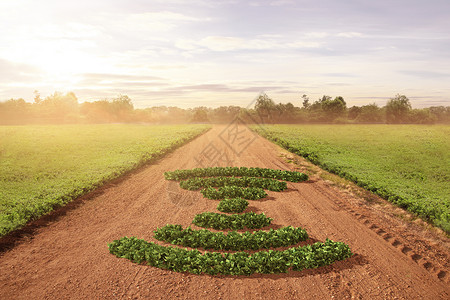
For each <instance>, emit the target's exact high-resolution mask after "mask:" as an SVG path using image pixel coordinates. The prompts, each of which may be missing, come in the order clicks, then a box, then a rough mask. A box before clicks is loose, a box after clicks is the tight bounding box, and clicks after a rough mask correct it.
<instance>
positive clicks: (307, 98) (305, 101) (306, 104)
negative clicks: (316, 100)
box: [302, 94, 311, 109]
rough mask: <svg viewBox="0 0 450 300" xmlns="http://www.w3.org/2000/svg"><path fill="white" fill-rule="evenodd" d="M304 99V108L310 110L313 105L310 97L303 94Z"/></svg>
mask: <svg viewBox="0 0 450 300" xmlns="http://www.w3.org/2000/svg"><path fill="white" fill-rule="evenodd" d="M302 99H303V102H302V105H303V108H304V109H308V108H309V107H310V106H311V104H310V103H309V97H308V96H307V95H306V94H303V96H302Z"/></svg>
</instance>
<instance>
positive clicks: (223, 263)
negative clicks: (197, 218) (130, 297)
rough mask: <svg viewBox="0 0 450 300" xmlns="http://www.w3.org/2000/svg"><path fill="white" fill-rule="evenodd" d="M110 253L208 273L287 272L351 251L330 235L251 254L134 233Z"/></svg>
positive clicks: (345, 255) (111, 246)
mask: <svg viewBox="0 0 450 300" xmlns="http://www.w3.org/2000/svg"><path fill="white" fill-rule="evenodd" d="M108 248H109V251H110V253H112V254H114V255H116V256H117V257H121V258H126V259H129V260H131V261H133V262H135V263H139V264H140V263H143V262H147V264H148V265H150V266H154V267H158V268H161V269H168V270H172V271H176V272H189V273H193V274H210V275H217V274H223V275H251V274H253V273H261V274H274V273H286V272H287V271H288V270H289V269H292V270H294V271H301V270H304V269H312V268H318V267H321V266H326V265H329V264H332V263H333V262H335V261H338V260H344V259H346V258H349V257H351V256H352V255H353V254H352V252H351V251H350V248H349V247H348V246H347V245H345V244H344V243H341V242H334V241H331V240H329V239H327V240H326V241H325V243H321V242H317V243H314V244H313V245H307V246H302V247H294V248H290V249H287V250H283V251H277V250H268V251H259V252H256V253H253V254H249V253H246V252H236V253H217V252H205V253H204V254H202V253H201V252H200V251H198V250H187V249H180V248H176V247H165V246H161V245H157V244H155V243H152V242H147V241H145V240H141V239H138V238H136V237H130V238H128V237H123V238H121V239H120V240H115V241H113V242H112V243H110V244H109V245H108Z"/></svg>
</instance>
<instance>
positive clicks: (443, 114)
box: [429, 106, 450, 123]
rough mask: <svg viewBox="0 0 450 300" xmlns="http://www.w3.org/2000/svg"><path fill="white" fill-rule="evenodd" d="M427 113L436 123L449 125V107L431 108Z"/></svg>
mask: <svg viewBox="0 0 450 300" xmlns="http://www.w3.org/2000/svg"><path fill="white" fill-rule="evenodd" d="M429 111H430V114H431V115H432V116H434V117H435V118H436V122H439V123H450V106H432V107H430V108H429Z"/></svg>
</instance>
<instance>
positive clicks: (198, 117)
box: [191, 107, 209, 123]
mask: <svg viewBox="0 0 450 300" xmlns="http://www.w3.org/2000/svg"><path fill="white" fill-rule="evenodd" d="M191 122H193V123H206V122H209V119H208V109H207V108H206V107H196V108H194V114H193V116H192V119H191Z"/></svg>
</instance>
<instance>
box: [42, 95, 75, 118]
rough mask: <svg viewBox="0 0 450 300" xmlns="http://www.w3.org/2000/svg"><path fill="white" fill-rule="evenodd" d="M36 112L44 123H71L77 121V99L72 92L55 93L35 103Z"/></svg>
mask: <svg viewBox="0 0 450 300" xmlns="http://www.w3.org/2000/svg"><path fill="white" fill-rule="evenodd" d="M36 98H39V97H35V105H37V111H38V113H39V115H40V118H41V119H42V121H43V122H44V123H67V122H69V123H72V122H76V121H77V120H78V116H79V106H78V99H77V97H76V96H75V94H74V93H73V92H69V93H67V94H65V95H64V94H62V93H60V92H55V93H53V94H52V95H50V96H48V97H46V98H45V99H44V100H42V101H38V102H36Z"/></svg>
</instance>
